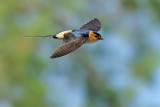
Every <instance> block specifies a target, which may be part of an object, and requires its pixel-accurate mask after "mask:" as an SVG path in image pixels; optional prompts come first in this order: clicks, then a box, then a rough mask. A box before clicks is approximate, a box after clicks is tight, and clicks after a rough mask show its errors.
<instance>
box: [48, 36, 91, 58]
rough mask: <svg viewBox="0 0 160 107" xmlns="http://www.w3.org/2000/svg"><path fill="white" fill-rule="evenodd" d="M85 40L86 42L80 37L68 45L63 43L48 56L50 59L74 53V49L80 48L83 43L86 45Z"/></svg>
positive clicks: (85, 39)
mask: <svg viewBox="0 0 160 107" xmlns="http://www.w3.org/2000/svg"><path fill="white" fill-rule="evenodd" d="M87 40H88V38H84V37H80V38H79V39H76V40H73V41H71V42H69V43H64V44H62V45H60V46H58V47H57V48H56V49H55V50H54V52H53V54H52V55H51V56H50V58H57V57H61V56H64V55H67V54H69V53H71V52H73V51H75V50H76V49H78V48H79V47H80V46H82V45H83V44H84V43H86V41H87Z"/></svg>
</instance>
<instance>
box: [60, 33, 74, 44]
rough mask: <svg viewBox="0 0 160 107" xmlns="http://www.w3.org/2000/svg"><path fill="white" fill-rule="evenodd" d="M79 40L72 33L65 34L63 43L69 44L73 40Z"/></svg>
mask: <svg viewBox="0 0 160 107" xmlns="http://www.w3.org/2000/svg"><path fill="white" fill-rule="evenodd" d="M75 39H77V37H76V36H75V35H74V34H72V33H66V34H64V38H63V43H69V42H71V41H73V40H75Z"/></svg>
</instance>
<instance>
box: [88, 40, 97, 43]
mask: <svg viewBox="0 0 160 107" xmlns="http://www.w3.org/2000/svg"><path fill="white" fill-rule="evenodd" d="M96 42H98V40H88V41H87V42H86V43H85V44H92V43H96Z"/></svg>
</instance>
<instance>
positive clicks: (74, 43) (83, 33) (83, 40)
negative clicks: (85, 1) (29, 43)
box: [27, 18, 103, 58]
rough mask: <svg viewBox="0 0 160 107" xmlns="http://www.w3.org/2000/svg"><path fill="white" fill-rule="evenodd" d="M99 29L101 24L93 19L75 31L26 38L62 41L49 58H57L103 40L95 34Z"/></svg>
mask: <svg viewBox="0 0 160 107" xmlns="http://www.w3.org/2000/svg"><path fill="white" fill-rule="evenodd" d="M100 29H101V22H100V21H99V20H98V19H97V18H95V19H93V20H91V21H89V22H88V23H87V24H85V25H83V26H82V27H81V28H80V29H77V30H67V31H63V32H60V33H57V34H55V35H47V36H27V37H38V38H54V39H59V40H62V41H63V43H62V44H61V45H60V46H58V47H57V48H56V49H55V50H54V51H53V53H52V55H51V56H50V58H58V57H61V56H64V55H67V54H69V53H71V52H73V51H75V50H76V49H78V48H79V47H80V46H82V45H83V44H91V43H95V42H98V41H99V40H103V38H102V36H101V35H100V34H99V33H97V32H98V31H99V30H100Z"/></svg>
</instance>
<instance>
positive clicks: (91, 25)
mask: <svg viewBox="0 0 160 107" xmlns="http://www.w3.org/2000/svg"><path fill="white" fill-rule="evenodd" d="M80 29H87V30H93V31H96V32H98V31H99V30H100V29H101V22H100V21H99V20H98V19H97V18H95V19H93V20H91V21H89V22H88V23H87V24H85V25H83V26H82V27H81V28H80Z"/></svg>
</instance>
